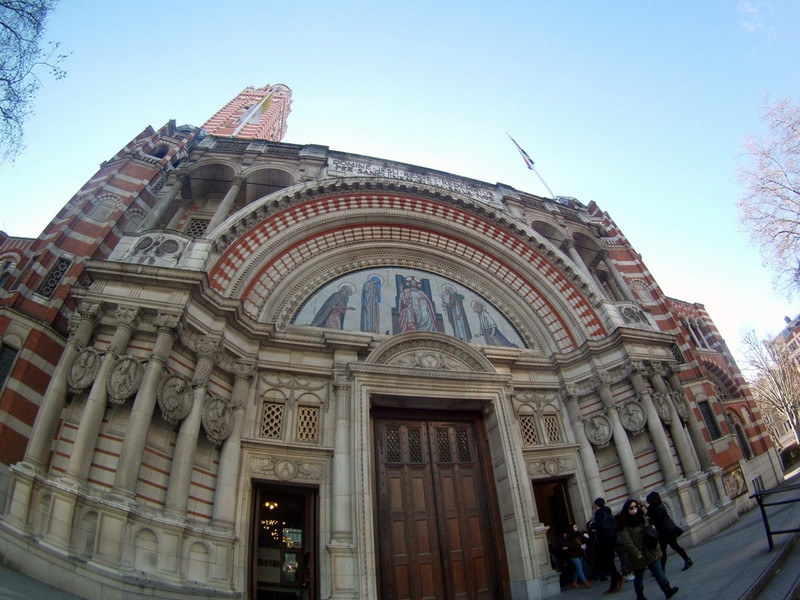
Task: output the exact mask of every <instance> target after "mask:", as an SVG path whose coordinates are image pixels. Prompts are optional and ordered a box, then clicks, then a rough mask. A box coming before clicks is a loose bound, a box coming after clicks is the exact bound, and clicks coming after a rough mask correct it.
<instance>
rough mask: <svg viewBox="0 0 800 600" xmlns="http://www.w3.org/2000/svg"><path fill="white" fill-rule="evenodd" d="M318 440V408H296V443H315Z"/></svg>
mask: <svg viewBox="0 0 800 600" xmlns="http://www.w3.org/2000/svg"><path fill="white" fill-rule="evenodd" d="M318 439H319V407H317V406H298V407H297V441H298V442H316V441H317V440H318Z"/></svg>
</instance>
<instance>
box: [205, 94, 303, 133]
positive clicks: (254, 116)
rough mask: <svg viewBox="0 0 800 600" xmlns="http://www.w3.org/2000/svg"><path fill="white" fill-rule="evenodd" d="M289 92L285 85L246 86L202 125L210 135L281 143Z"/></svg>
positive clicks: (287, 111) (289, 107) (287, 109)
mask: <svg viewBox="0 0 800 600" xmlns="http://www.w3.org/2000/svg"><path fill="white" fill-rule="evenodd" d="M291 105H292V91H291V90H290V89H289V88H288V87H286V86H285V85H282V84H278V85H267V86H264V87H262V88H254V87H248V88H245V89H244V90H242V91H241V92H240V93H239V94H238V95H237V96H236V97H235V98H234V99H233V100H231V101H230V102H228V104H226V105H225V106H224V107H223V108H222V109H221V110H219V111H218V112H217V113H216V114H215V115H214V116H213V117H211V118H210V119H209V120H208V121H206V123H205V124H204V125H203V129H204V130H205V131H206V133H207V134H209V135H216V136H219V137H235V138H244V139H251V140H252V139H256V140H267V141H270V142H280V141H281V140H282V139H283V136H284V135H286V119H287V118H288V116H289V112H290V111H291Z"/></svg>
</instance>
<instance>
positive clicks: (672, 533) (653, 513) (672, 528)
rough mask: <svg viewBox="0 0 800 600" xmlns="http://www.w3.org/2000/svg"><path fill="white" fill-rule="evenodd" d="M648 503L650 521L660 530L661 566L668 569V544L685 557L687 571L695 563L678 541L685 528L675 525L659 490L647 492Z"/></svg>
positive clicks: (684, 567) (684, 568)
mask: <svg viewBox="0 0 800 600" xmlns="http://www.w3.org/2000/svg"><path fill="white" fill-rule="evenodd" d="M647 504H648V505H649V506H648V509H649V515H650V522H651V523H652V524H653V525H655V527H656V531H658V543H659V546H661V568H662V569H664V571H665V572H666V569H667V546H669V547H670V548H672V549H673V550H675V552H677V553H678V555H679V556H680V557H681V558H682V559H683V569H681V570H682V571H685V570H686V569H688V568H689V567H691V566H692V565H693V564H694V563H693V562H692V559H691V558H689V555H688V554H686V550H684V549H683V548H681V545H680V544H679V543H678V536H680V535H681V534H682V533H683V529H681V528H680V527H678V526H677V525H675V521H673V520H672V519H671V518H670V516H669V512H668V511H667V507H666V505H665V504H664V503H663V502H662V501H661V495H660V494H659V493H658V492H650V493H649V494H647Z"/></svg>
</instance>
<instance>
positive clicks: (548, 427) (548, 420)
mask: <svg viewBox="0 0 800 600" xmlns="http://www.w3.org/2000/svg"><path fill="white" fill-rule="evenodd" d="M544 430H545V432H546V433H547V441H549V442H550V443H551V444H557V443H560V442H561V427H559V426H558V416H557V415H544Z"/></svg>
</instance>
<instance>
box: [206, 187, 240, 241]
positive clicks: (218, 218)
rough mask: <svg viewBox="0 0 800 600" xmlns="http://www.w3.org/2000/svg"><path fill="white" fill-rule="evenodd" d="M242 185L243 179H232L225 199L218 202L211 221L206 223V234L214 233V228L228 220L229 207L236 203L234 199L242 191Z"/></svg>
mask: <svg viewBox="0 0 800 600" xmlns="http://www.w3.org/2000/svg"><path fill="white" fill-rule="evenodd" d="M243 185H244V177H234V178H233V184H231V187H230V189H228V192H227V193H226V194H225V197H224V198H223V199H222V202H220V204H219V207H218V208H217V210H216V211H215V212H214V216H213V217H212V218H211V221H210V222H209V223H208V227H206V233H211V232H212V231H214V228H215V227H216V226H217V225H219V224H220V223H222V222H223V221H224V220H225V219H227V218H228V215H229V214H230V212H231V207H232V206H233V203H234V202H235V201H236V197H237V196H238V195H239V191H240V190H241V189H242V186H243Z"/></svg>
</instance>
